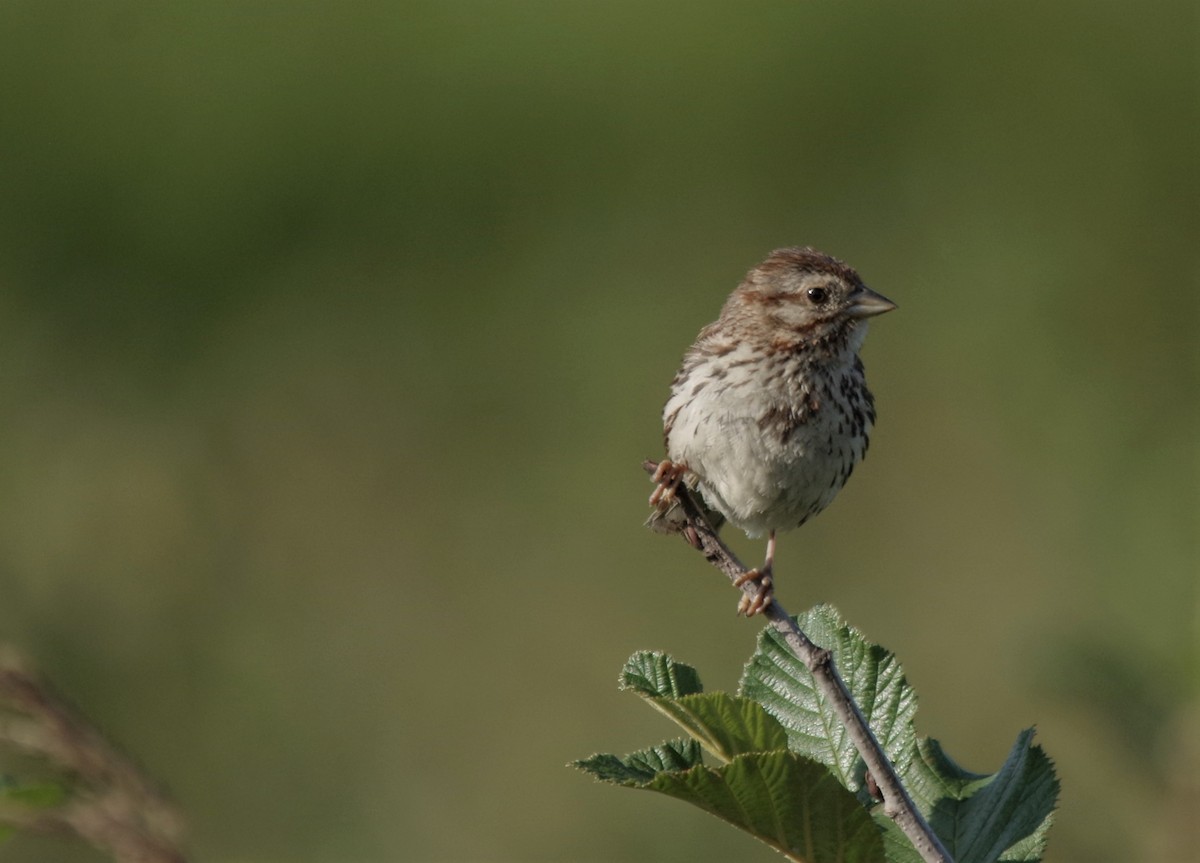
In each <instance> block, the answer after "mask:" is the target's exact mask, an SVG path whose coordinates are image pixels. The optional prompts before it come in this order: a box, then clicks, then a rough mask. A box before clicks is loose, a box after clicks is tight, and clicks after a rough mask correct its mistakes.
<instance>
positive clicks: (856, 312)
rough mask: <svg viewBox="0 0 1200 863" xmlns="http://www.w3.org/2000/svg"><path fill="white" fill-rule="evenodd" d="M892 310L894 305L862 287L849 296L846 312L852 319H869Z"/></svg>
mask: <svg viewBox="0 0 1200 863" xmlns="http://www.w3.org/2000/svg"><path fill="white" fill-rule="evenodd" d="M894 308H896V304H895V303H893V302H892V301H891V300H889V299H888V298H887V297H885V296H884V295H883V294H877V293H875V292H874V291H873V290H871V289H870V288H868V287H866V286H865V285H864V286H860V287H859V288H858V290H856V291H855V292H854V293H852V294H851V295H850V308H848V309H847V310H846V312H847V313H848V314H849V315H850V317H852V318H869V317H872V316H874V315H882V314H883V313H884V312H890V311H891V310H892V309H894Z"/></svg>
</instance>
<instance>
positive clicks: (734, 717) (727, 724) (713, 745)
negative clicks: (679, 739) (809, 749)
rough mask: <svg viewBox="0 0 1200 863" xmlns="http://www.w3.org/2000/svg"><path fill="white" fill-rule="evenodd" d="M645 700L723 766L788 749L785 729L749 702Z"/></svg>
mask: <svg viewBox="0 0 1200 863" xmlns="http://www.w3.org/2000/svg"><path fill="white" fill-rule="evenodd" d="M643 697H645V696H643ZM646 700H647V701H649V702H650V703H651V704H652V705H653V706H654V707H655V709H657V710H659V711H661V712H662V713H663V714H665V715H666V716H668V717H670V718H671V719H673V720H674V721H675V722H676V723H678V724H679V726H680V727H681V728H683V730H684V731H686V732H687V733H688V734H689V735H691V736H692V737H693V738H694V739H695V740H697V741H698V742H699V743H700V745H701V746H703V747H704V748H705V749H706V750H707V751H708V752H710V753H712V755H713V756H714V757H716V758H718V759H720V760H721V761H723V762H726V761H730V760H732V759H733V758H734V757H735V756H737V755H741V754H743V753H746V752H770V751H772V750H775V749H787V734H786V733H785V732H784V730H783V728H782V727H781V726H780V725H779V723H778V722H776V721H775V720H774V719H773V718H772V717H771V716H770V715H769V714H768V713H767V712H766V711H765V710H763V708H762V705H761V704H757V703H755V702H753V701H751V700H750V699H748V698H738V697H737V696H733V695H729V694H727V693H724V692H710V693H704V694H700V695H686V696H684V697H683V698H648V697H647V698H646Z"/></svg>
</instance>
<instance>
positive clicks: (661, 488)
mask: <svg viewBox="0 0 1200 863" xmlns="http://www.w3.org/2000/svg"><path fill="white" fill-rule="evenodd" d="M685 473H687V465H685V464H684V463H683V462H676V461H671V460H670V459H669V458H665V459H663V460H662V461H661V462H659V463H658V469H657V470H656V471H654V477H653V478H652V482H656V483H658V485H656V486H655V487H654V491H652V492H651V493H650V505H651V506H653V507H657V508H658V509H660V510H663V511H664V512H665V511H666V510H668V509H670V508H671V506H672V504H674V503H675V493H676V491H678V489H679V483H680V481H681V480H682V479H683V475H684V474H685Z"/></svg>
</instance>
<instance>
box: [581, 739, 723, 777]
mask: <svg viewBox="0 0 1200 863" xmlns="http://www.w3.org/2000/svg"><path fill="white" fill-rule="evenodd" d="M702 763H703V757H702V755H701V752H700V744H698V743H697V742H696V741H695V740H690V739H689V740H668V741H667V742H666V743H660V744H659V745H658V746H654V747H651V748H650V749H643V750H642V751H641V752H634V753H633V754H632V755H626V756H625V757H624V758H618V757H617V756H615V755H606V754H604V753H598V754H596V755H593V756H592V757H591V758H585V759H583V760H582V761H575V762H573V763H572V765H571V766H572V767H578V768H579V769H580V770H583V771H585V772H587V773H590V774H592V775H593V776H595V777H596V778H597V779H599V780H601V781H603V782H611V783H613V784H614V785H626V786H633V787H638V788H640V787H642V786H644V785H646V784H647V783H649V782H651V781H652V780H653V779H654V777H655V776H657V775H658V774H660V773H663V772H667V771H672V770H687V769H689V768H692V767H695V766H697V765H699V764H702Z"/></svg>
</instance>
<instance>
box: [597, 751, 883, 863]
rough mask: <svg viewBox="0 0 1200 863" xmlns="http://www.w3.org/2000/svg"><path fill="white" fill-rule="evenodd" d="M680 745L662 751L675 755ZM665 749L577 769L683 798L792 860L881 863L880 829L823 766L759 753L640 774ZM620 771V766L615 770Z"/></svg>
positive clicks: (609, 758) (607, 759)
mask: <svg viewBox="0 0 1200 863" xmlns="http://www.w3.org/2000/svg"><path fill="white" fill-rule="evenodd" d="M680 743H681V741H675V742H674V743H672V744H664V746H665V747H668V748H670V750H671V751H672V752H675V751H677V750H676V747H677V746H679V744H680ZM662 748H663V747H656V748H655V749H654V750H648V751H646V752H641V753H636V754H635V755H631V756H627V757H626V758H625V759H618V758H615V757H614V756H611V755H610V756H593V758H590V759H588V760H587V761H583V762H577V763H576V766H577V767H580V768H582V769H584V770H586V771H588V772H589V773H592V774H593V775H595V776H597V777H598V778H600V779H603V780H605V781H608V782H615V783H617V784H620V785H626V786H630V787H635V788H642V789H645V790H648V791H657V792H658V793H660V794H666V795H667V796H669V797H674V798H676V799H678V800H685V801H687V802H688V803H691V804H693V805H695V806H698V807H700V808H701V809H703V810H704V811H706V812H709V813H711V814H713V815H716V816H717V817H718V818H721V819H723V820H724V821H727V822H729V823H730V824H733V825H734V826H735V827H739V828H741V829H742V830H745V831H746V832H748V833H750V834H752V835H753V836H755V837H756V838H758V839H760V840H761V841H763V842H765V843H766V844H768V845H770V846H771V847H773V848H775V849H777V850H779V851H781V852H783V854H784V855H785V856H787V857H788V858H789V859H791V860H797V861H804V863H836V861H844V863H878V861H882V860H883V859H884V856H883V840H882V838H881V836H880V831H879V828H878V827H877V826H876V825H875V823H874V822H873V821H872V820H871V817H870V815H869V814H868V813H867V811H866V810H865V809H863V807H862V806H861V805H860V804H859V802H858V800H857V799H856V798H855V797H854V795H853V794H851V793H850V792H849V791H847V790H846V789H844V788H842V787H841V785H840V784H838V782H837V781H836V780H835V779H834V778H833V777H832V776H831V775H830V774H829V771H828V770H826V769H825V768H824V767H823V766H822V765H820V764H816V763H814V762H812V761H810V760H809V759H807V758H804V757H802V756H799V755H796V754H794V753H791V752H754V753H747V754H744V755H739V756H737V757H735V758H734V759H733V760H732V761H730V762H729V763H728V764H724V765H721V766H720V767H715V768H713V767H706V766H704V765H702V764H696V765H694V766H692V767H689V768H686V769H667V770H662V771H659V772H657V773H656V774H654V775H653V776H650V777H649V778H647V776H646V774H645V773H644V772H643V770H642V768H643V766H644V765H645V764H646V763H647V762H648V761H650V760H652V758H657V757H659V755H660V750H662ZM652 753H653V755H652ZM695 754H696V755H697V756H698V755H699V751H698V750H696V753H695ZM635 763H636V766H635ZM614 765H621V767H620V768H617V769H614Z"/></svg>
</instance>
